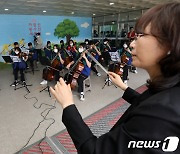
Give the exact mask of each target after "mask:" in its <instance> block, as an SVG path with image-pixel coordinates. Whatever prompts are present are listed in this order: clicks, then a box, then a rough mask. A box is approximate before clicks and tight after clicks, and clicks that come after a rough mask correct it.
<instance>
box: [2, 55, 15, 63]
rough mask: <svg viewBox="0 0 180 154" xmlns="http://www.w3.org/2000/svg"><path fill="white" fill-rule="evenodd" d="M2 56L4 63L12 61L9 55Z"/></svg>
mask: <svg viewBox="0 0 180 154" xmlns="http://www.w3.org/2000/svg"><path fill="white" fill-rule="evenodd" d="M2 58H3V59H4V61H5V62H6V63H13V61H12V59H11V57H10V56H2Z"/></svg>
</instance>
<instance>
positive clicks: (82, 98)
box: [80, 93, 85, 101]
mask: <svg viewBox="0 0 180 154" xmlns="http://www.w3.org/2000/svg"><path fill="white" fill-rule="evenodd" d="M84 100H85V98H84V94H83V93H81V95H80V101H84Z"/></svg>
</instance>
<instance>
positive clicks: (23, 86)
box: [2, 56, 32, 93]
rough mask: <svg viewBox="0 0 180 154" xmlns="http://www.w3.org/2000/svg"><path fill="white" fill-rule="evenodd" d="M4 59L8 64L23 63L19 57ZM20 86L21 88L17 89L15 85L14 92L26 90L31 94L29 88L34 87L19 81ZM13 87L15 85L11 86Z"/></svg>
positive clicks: (4, 57) (6, 57) (5, 57)
mask: <svg viewBox="0 0 180 154" xmlns="http://www.w3.org/2000/svg"><path fill="white" fill-rule="evenodd" d="M2 58H3V59H4V61H5V62H6V63H14V62H21V60H20V59H19V57H18V56H2ZM18 84H20V85H21V86H20V87H17V86H16V84H15V87H14V90H17V89H21V88H26V90H27V92H29V93H30V90H29V89H28V86H32V84H31V85H27V84H26V82H22V81H18ZM12 85H13V83H12V84H11V85H10V86H12Z"/></svg>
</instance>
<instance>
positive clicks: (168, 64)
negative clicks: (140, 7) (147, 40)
mask: <svg viewBox="0 0 180 154" xmlns="http://www.w3.org/2000/svg"><path fill="white" fill-rule="evenodd" d="M179 14H180V3H178V2H172V3H167V4H161V5H157V6H155V7H153V8H151V9H149V10H148V11H146V12H145V13H144V14H143V16H142V17H141V18H140V19H139V20H138V22H137V23H136V26H135V31H136V32H137V33H143V32H144V30H145V28H146V27H147V26H148V25H149V24H151V29H150V33H151V35H153V36H154V37H155V38H156V39H157V41H158V42H159V44H160V45H161V46H162V47H163V49H164V51H166V52H167V55H166V56H165V57H164V58H162V59H161V60H159V66H160V69H161V73H162V75H160V76H158V77H156V78H154V79H153V80H151V81H150V80H149V81H148V84H149V88H150V89H151V90H153V91H161V90H164V89H167V88H171V87H173V86H176V85H178V84H179V83H180V29H179V25H180V20H179Z"/></svg>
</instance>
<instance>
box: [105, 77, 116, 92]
mask: <svg viewBox="0 0 180 154" xmlns="http://www.w3.org/2000/svg"><path fill="white" fill-rule="evenodd" d="M106 85H107V86H111V85H114V84H113V83H112V81H111V80H110V78H109V76H108V78H107V79H106V80H105V83H104V86H103V87H102V89H104V88H105V86H106ZM114 87H116V88H117V86H116V85H114Z"/></svg>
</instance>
